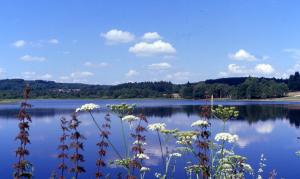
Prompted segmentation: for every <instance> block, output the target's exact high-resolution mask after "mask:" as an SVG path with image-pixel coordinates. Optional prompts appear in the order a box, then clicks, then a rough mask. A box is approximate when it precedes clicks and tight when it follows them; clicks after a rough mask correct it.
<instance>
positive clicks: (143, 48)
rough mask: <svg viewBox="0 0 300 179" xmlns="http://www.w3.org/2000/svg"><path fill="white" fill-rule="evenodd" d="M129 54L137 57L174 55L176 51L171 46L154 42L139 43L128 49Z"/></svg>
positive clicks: (158, 41) (160, 41) (159, 41)
mask: <svg viewBox="0 0 300 179" xmlns="http://www.w3.org/2000/svg"><path fill="white" fill-rule="evenodd" d="M129 52H131V53H134V54H136V55H138V56H150V55H156V54H174V53H176V49H175V48H174V47H173V46H172V44H170V43H167V42H164V41H162V40H157V41H155V42H151V43H148V42H140V43H137V44H135V45H134V46H133V47H130V48H129Z"/></svg>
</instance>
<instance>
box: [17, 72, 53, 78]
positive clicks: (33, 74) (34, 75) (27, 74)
mask: <svg viewBox="0 0 300 179" xmlns="http://www.w3.org/2000/svg"><path fill="white" fill-rule="evenodd" d="M22 78H24V79H32V80H36V79H39V80H49V79H51V78H52V75H51V74H49V73H46V74H43V75H41V74H37V73H36V72H33V71H25V72H22Z"/></svg>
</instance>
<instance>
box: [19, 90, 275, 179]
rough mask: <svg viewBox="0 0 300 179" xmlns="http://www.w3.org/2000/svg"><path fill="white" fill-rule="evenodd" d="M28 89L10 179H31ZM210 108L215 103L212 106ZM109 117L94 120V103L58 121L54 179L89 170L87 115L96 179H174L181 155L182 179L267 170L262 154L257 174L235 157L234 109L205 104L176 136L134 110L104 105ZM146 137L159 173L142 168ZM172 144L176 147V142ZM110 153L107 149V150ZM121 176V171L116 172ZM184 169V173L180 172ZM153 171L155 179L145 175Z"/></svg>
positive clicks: (226, 178)
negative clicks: (156, 154)
mask: <svg viewBox="0 0 300 179" xmlns="http://www.w3.org/2000/svg"><path fill="white" fill-rule="evenodd" d="M29 92H30V89H29V88H28V87H27V88H26V89H25V92H24V98H25V100H24V102H23V103H22V104H21V109H20V113H19V116H18V118H19V121H20V122H19V125H18V126H19V134H18V135H17V137H16V140H17V141H19V144H20V146H19V147H18V148H17V150H16V156H17V163H16V164H15V165H14V166H15V172H14V178H16V179H22V178H33V177H34V170H33V164H32V163H31V162H30V161H28V160H27V159H26V156H28V155H29V154H30V153H29V150H28V149H27V146H28V145H29V144H30V139H29V128H30V123H31V117H30V115H29V114H27V112H26V109H27V108H30V107H31V106H30V104H28V103H27V100H28V97H29ZM211 104H213V103H212V102H211ZM107 107H108V109H109V112H108V113H107V114H106V115H105V117H104V119H103V120H97V119H96V118H95V116H94V113H93V112H94V111H96V110H99V109H100V106H98V105H96V104H85V105H83V106H81V107H79V108H77V109H76V111H74V113H73V114H72V115H71V118H70V119H67V118H64V117H62V118H61V130H62V135H61V137H60V143H61V144H60V145H59V146H58V149H59V154H58V156H57V157H58V159H59V164H58V167H57V169H56V171H55V172H53V174H52V176H51V178H52V179H56V178H59V179H64V178H67V176H70V175H71V176H72V178H75V179H77V178H80V176H81V175H82V174H83V173H85V172H93V171H89V169H86V168H84V167H83V165H82V164H83V163H84V162H85V160H84V141H85V140H88V139H87V138H85V137H84V136H83V135H82V134H81V133H80V124H81V121H80V115H81V114H82V113H88V114H89V115H90V118H91V120H92V121H93V122H94V124H95V127H96V128H97V129H98V130H99V141H98V142H97V143H96V146H97V147H98V149H99V150H98V153H95V156H97V158H96V160H95V165H96V168H97V170H96V171H94V176H95V178H127V179H137V178H140V179H144V178H145V177H150V178H159V179H172V178H176V177H175V172H176V170H178V169H177V168H176V161H177V160H178V158H181V157H182V156H183V155H187V156H189V157H187V158H189V160H188V161H186V166H185V168H184V170H185V172H186V178H188V179H192V178H197V179H198V178H203V179H233V178H234V179H243V178H247V177H251V178H257V179H262V175H263V172H264V167H265V160H266V159H265V156H264V155H263V154H262V155H261V159H260V163H259V169H258V170H254V169H253V168H252V167H251V165H250V164H248V163H247V158H246V157H245V156H241V155H239V154H237V153H235V150H234V148H235V143H236V142H237V141H238V140H239V136H238V135H236V134H231V133H229V132H227V131H226V130H225V129H226V125H227V121H229V120H231V119H234V118H237V117H238V115H239V112H238V111H237V110H236V108H235V107H223V106H217V107H215V106H212V105H209V102H207V105H206V106H203V107H202V108H201V110H202V113H201V119H199V120H197V121H194V122H192V123H191V130H189V131H180V130H178V129H168V128H167V126H166V124H165V123H151V124H149V123H148V120H147V119H146V118H145V117H144V116H143V115H142V114H140V115H134V109H135V107H136V106H135V105H127V104H120V105H108V106H107ZM110 115H116V116H118V118H119V121H120V126H121V132H120V133H121V136H122V141H123V149H125V150H124V151H122V152H121V151H119V150H118V149H117V148H116V147H115V145H114V143H112V142H111V140H110V134H111V131H110V128H111V120H110ZM212 118H214V119H218V120H221V121H222V122H223V129H222V131H220V132H219V133H217V134H216V135H215V136H212V133H211V128H212V127H213V126H211V122H210V120H211V119H212ZM129 126H130V129H131V130H129V131H130V134H128V133H125V131H126V130H124V129H125V127H129ZM147 132H153V133H154V134H156V135H157V144H159V147H160V153H161V162H162V163H163V169H162V170H160V169H157V168H156V167H154V168H150V167H149V166H147V165H146V162H145V161H146V160H149V159H150V157H149V156H148V155H147V138H146V134H147ZM173 141H175V145H176V147H175V148H174V147H171V146H174V143H173V144H172V145H171V143H172V142H173ZM110 149H111V150H110ZM108 152H113V153H114V155H115V158H116V159H115V160H113V161H108V159H106V158H105V157H106V156H107V153H108ZM110 167H113V168H117V169H115V170H117V171H118V172H117V174H115V173H109V172H107V170H106V169H107V168H110ZM122 168H123V169H124V172H122V171H121V172H119V171H120V169H122ZM179 170H183V168H179ZM149 171H154V172H155V175H154V176H147V175H150V174H149V173H148V172H149ZM275 176H276V171H275V170H274V171H271V172H270V174H269V178H270V179H274V178H275Z"/></svg>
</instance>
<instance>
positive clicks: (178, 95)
mask: <svg viewBox="0 0 300 179" xmlns="http://www.w3.org/2000/svg"><path fill="white" fill-rule="evenodd" d="M171 96H172V98H174V99H180V98H181V96H180V94H179V93H172V95H171Z"/></svg>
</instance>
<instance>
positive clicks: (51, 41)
mask: <svg viewBox="0 0 300 179" xmlns="http://www.w3.org/2000/svg"><path fill="white" fill-rule="evenodd" d="M48 42H49V43H50V44H59V40H57V39H50V40H49V41H48Z"/></svg>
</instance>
